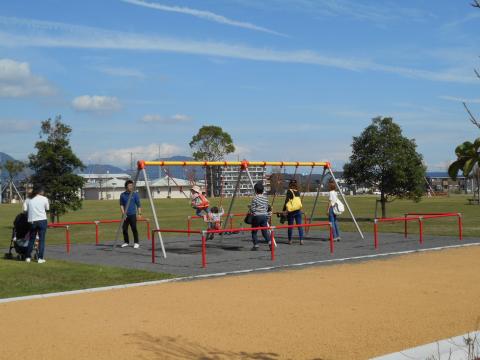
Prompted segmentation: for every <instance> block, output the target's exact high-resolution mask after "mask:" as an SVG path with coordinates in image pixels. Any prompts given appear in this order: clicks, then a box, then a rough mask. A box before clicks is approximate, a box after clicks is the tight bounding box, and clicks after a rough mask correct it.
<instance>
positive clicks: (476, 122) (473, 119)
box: [463, 103, 480, 129]
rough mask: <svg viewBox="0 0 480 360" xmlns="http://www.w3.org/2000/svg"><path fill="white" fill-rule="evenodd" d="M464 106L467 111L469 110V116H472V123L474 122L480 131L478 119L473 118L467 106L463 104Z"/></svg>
mask: <svg viewBox="0 0 480 360" xmlns="http://www.w3.org/2000/svg"><path fill="white" fill-rule="evenodd" d="M463 106H464V107H465V110H467V113H468V115H470V121H471V122H472V124H473V125H475V126H476V127H478V128H479V129H480V123H479V122H478V121H477V119H475V116H473V114H472V112H471V111H470V109H469V108H468V106H467V104H465V103H463Z"/></svg>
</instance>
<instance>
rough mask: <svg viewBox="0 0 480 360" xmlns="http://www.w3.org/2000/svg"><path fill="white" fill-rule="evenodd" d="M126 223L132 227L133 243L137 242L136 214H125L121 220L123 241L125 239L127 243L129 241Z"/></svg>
mask: <svg viewBox="0 0 480 360" xmlns="http://www.w3.org/2000/svg"><path fill="white" fill-rule="evenodd" d="M128 225H130V228H131V229H132V233H133V242H134V243H135V244H138V230H137V215H136V214H134V215H127V217H126V218H125V221H124V222H123V228H122V229H123V241H125V242H126V243H127V244H128V243H129V241H130V240H129V239H128Z"/></svg>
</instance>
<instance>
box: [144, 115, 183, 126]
mask: <svg viewBox="0 0 480 360" xmlns="http://www.w3.org/2000/svg"><path fill="white" fill-rule="evenodd" d="M191 120H192V118H191V117H190V116H188V115H184V114H175V115H172V116H167V117H165V116H162V115H158V114H146V115H144V116H143V117H142V119H141V120H140V121H141V122H143V123H160V124H179V123H186V122H190V121H191Z"/></svg>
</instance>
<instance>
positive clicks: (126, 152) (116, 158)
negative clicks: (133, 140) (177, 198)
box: [86, 143, 184, 167]
mask: <svg viewBox="0 0 480 360" xmlns="http://www.w3.org/2000/svg"><path fill="white" fill-rule="evenodd" d="M159 147H160V148H159ZM159 151H160V153H161V154H162V157H170V156H173V155H178V154H182V153H184V151H183V149H182V148H180V147H179V146H177V145H173V144H168V143H162V144H160V145H159V144H150V145H145V146H133V147H127V148H115V149H106V150H102V151H96V152H93V153H91V154H90V155H87V156H86V163H97V164H115V165H116V166H124V167H128V166H130V160H131V155H133V157H134V159H146V160H151V159H157V158H158V153H159Z"/></svg>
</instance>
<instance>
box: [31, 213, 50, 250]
mask: <svg viewBox="0 0 480 360" xmlns="http://www.w3.org/2000/svg"><path fill="white" fill-rule="evenodd" d="M47 227H48V224H47V220H40V221H34V222H33V223H31V224H30V241H29V242H28V248H27V257H28V258H29V257H31V256H32V250H33V245H35V238H36V237H37V234H38V238H39V244H38V258H39V259H43V254H44V252H45V235H46V234H47Z"/></svg>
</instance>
